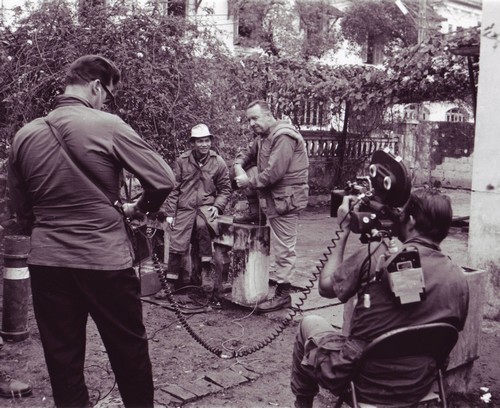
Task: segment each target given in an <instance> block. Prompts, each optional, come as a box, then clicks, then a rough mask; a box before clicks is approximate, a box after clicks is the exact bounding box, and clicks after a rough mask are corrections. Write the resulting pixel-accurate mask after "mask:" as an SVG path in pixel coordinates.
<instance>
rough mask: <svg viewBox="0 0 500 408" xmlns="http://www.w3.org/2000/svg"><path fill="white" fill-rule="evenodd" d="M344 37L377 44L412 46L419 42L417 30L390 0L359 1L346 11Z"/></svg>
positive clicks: (343, 23) (342, 25) (343, 26)
mask: <svg viewBox="0 0 500 408" xmlns="http://www.w3.org/2000/svg"><path fill="white" fill-rule="evenodd" d="M341 27H342V33H343V35H344V37H345V38H346V39H348V40H350V41H353V42H355V43H357V44H360V45H363V44H365V43H366V41H367V40H368V39H372V41H373V42H374V43H377V44H381V45H387V46H391V45H392V46H393V45H395V44H401V45H403V46H408V45H410V44H415V43H416V41H417V29H416V27H415V24H414V22H413V21H412V20H411V19H410V17H409V16H405V15H404V14H403V13H402V12H401V11H400V10H399V9H398V7H397V6H396V4H395V2H394V1H390V0H382V1H377V0H358V1H355V2H353V3H352V6H351V7H350V8H349V9H348V10H346V12H345V15H344V17H343V18H342V20H341Z"/></svg>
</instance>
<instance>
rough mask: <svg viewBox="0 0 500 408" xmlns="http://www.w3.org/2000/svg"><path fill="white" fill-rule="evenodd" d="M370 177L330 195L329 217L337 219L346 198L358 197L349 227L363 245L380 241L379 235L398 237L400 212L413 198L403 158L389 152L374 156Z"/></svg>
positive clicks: (357, 180) (359, 178)
mask: <svg viewBox="0 0 500 408" xmlns="http://www.w3.org/2000/svg"><path fill="white" fill-rule="evenodd" d="M368 172H369V175H368V176H363V177H357V178H356V180H355V181H349V182H348V183H347V185H346V187H345V188H344V189H343V190H333V191H332V193H331V206H330V215H331V216H332V217H336V216H337V210H338V208H339V206H340V205H341V204H342V200H343V197H344V196H346V195H355V196H358V197H359V199H360V200H361V203H360V205H359V207H358V208H357V209H355V210H353V211H352V212H351V220H350V224H349V227H350V229H351V231H352V232H354V233H356V234H361V238H360V239H361V241H362V242H369V241H373V240H377V239H380V238H381V236H382V235H381V234H380V233H375V234H374V232H375V231H377V232H385V233H386V235H390V236H393V235H397V231H396V227H397V224H398V221H399V218H400V213H401V210H400V208H401V207H403V206H404V205H405V204H406V202H407V201H408V199H409V197H410V191H411V179H410V176H409V173H408V170H407V168H406V166H405V164H404V163H403V160H402V158H401V157H399V156H396V155H394V154H393V153H392V152H391V151H390V149H389V148H385V149H384V150H377V151H375V152H374V153H373V155H372V159H371V163H370V166H369V171H368Z"/></svg>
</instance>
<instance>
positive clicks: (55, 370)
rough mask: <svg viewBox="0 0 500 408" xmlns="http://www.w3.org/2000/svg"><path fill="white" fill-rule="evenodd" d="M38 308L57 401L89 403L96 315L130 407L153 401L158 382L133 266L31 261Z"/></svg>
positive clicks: (60, 404)
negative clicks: (89, 341)
mask: <svg viewBox="0 0 500 408" xmlns="http://www.w3.org/2000/svg"><path fill="white" fill-rule="evenodd" d="M29 271H30V276H31V290H32V294H33V308H34V312H35V318H36V321H37V325H38V329H39V331H40V338H41V341H42V346H43V350H44V354H45V361H46V364H47V369H48V372H49V376H50V382H51V386H52V393H53V397H54V402H55V405H56V406H57V407H89V406H90V402H89V393H88V389H87V386H86V384H85V378H84V363H85V346H86V327H87V320H88V316H89V315H90V316H91V317H92V319H93V320H94V322H95V324H96V326H97V329H98V330H99V333H100V335H101V339H102V342H103V344H104V347H105V348H106V351H107V353H108V357H109V361H110V363H111V367H112V369H113V372H114V374H115V378H116V383H117V385H118V389H119V391H120V394H121V397H122V400H123V404H124V406H125V407H141V408H143V407H153V405H154V398H153V393H154V388H153V378H152V368H151V361H150V358H149V350H148V340H147V337H146V329H145V327H144V324H143V320H142V305H141V301H140V283H139V279H138V278H137V276H136V274H135V271H134V269H133V268H128V269H124V270H106V271H104V270H85V269H72V268H62V267H48V266H36V265H29Z"/></svg>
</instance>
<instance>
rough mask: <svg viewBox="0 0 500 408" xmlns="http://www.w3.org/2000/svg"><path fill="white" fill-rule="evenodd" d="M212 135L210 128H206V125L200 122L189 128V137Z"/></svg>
mask: <svg viewBox="0 0 500 408" xmlns="http://www.w3.org/2000/svg"><path fill="white" fill-rule="evenodd" d="M207 136H210V137H213V136H214V135H212V134H211V133H210V130H208V126H207V125H204V124H203V123H200V124H199V125H196V126H193V128H192V129H191V137H192V138H193V137H195V138H199V137H207Z"/></svg>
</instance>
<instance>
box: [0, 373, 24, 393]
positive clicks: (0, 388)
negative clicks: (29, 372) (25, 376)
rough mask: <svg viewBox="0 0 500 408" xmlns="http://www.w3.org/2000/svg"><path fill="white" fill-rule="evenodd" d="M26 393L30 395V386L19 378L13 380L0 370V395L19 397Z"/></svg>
mask: <svg viewBox="0 0 500 408" xmlns="http://www.w3.org/2000/svg"><path fill="white" fill-rule="evenodd" d="M28 395H31V386H29V385H28V384H26V383H23V382H21V381H19V380H14V379H13V378H10V377H9V376H8V375H7V374H5V373H4V372H3V371H0V397H3V398H21V397H27V396H28Z"/></svg>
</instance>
